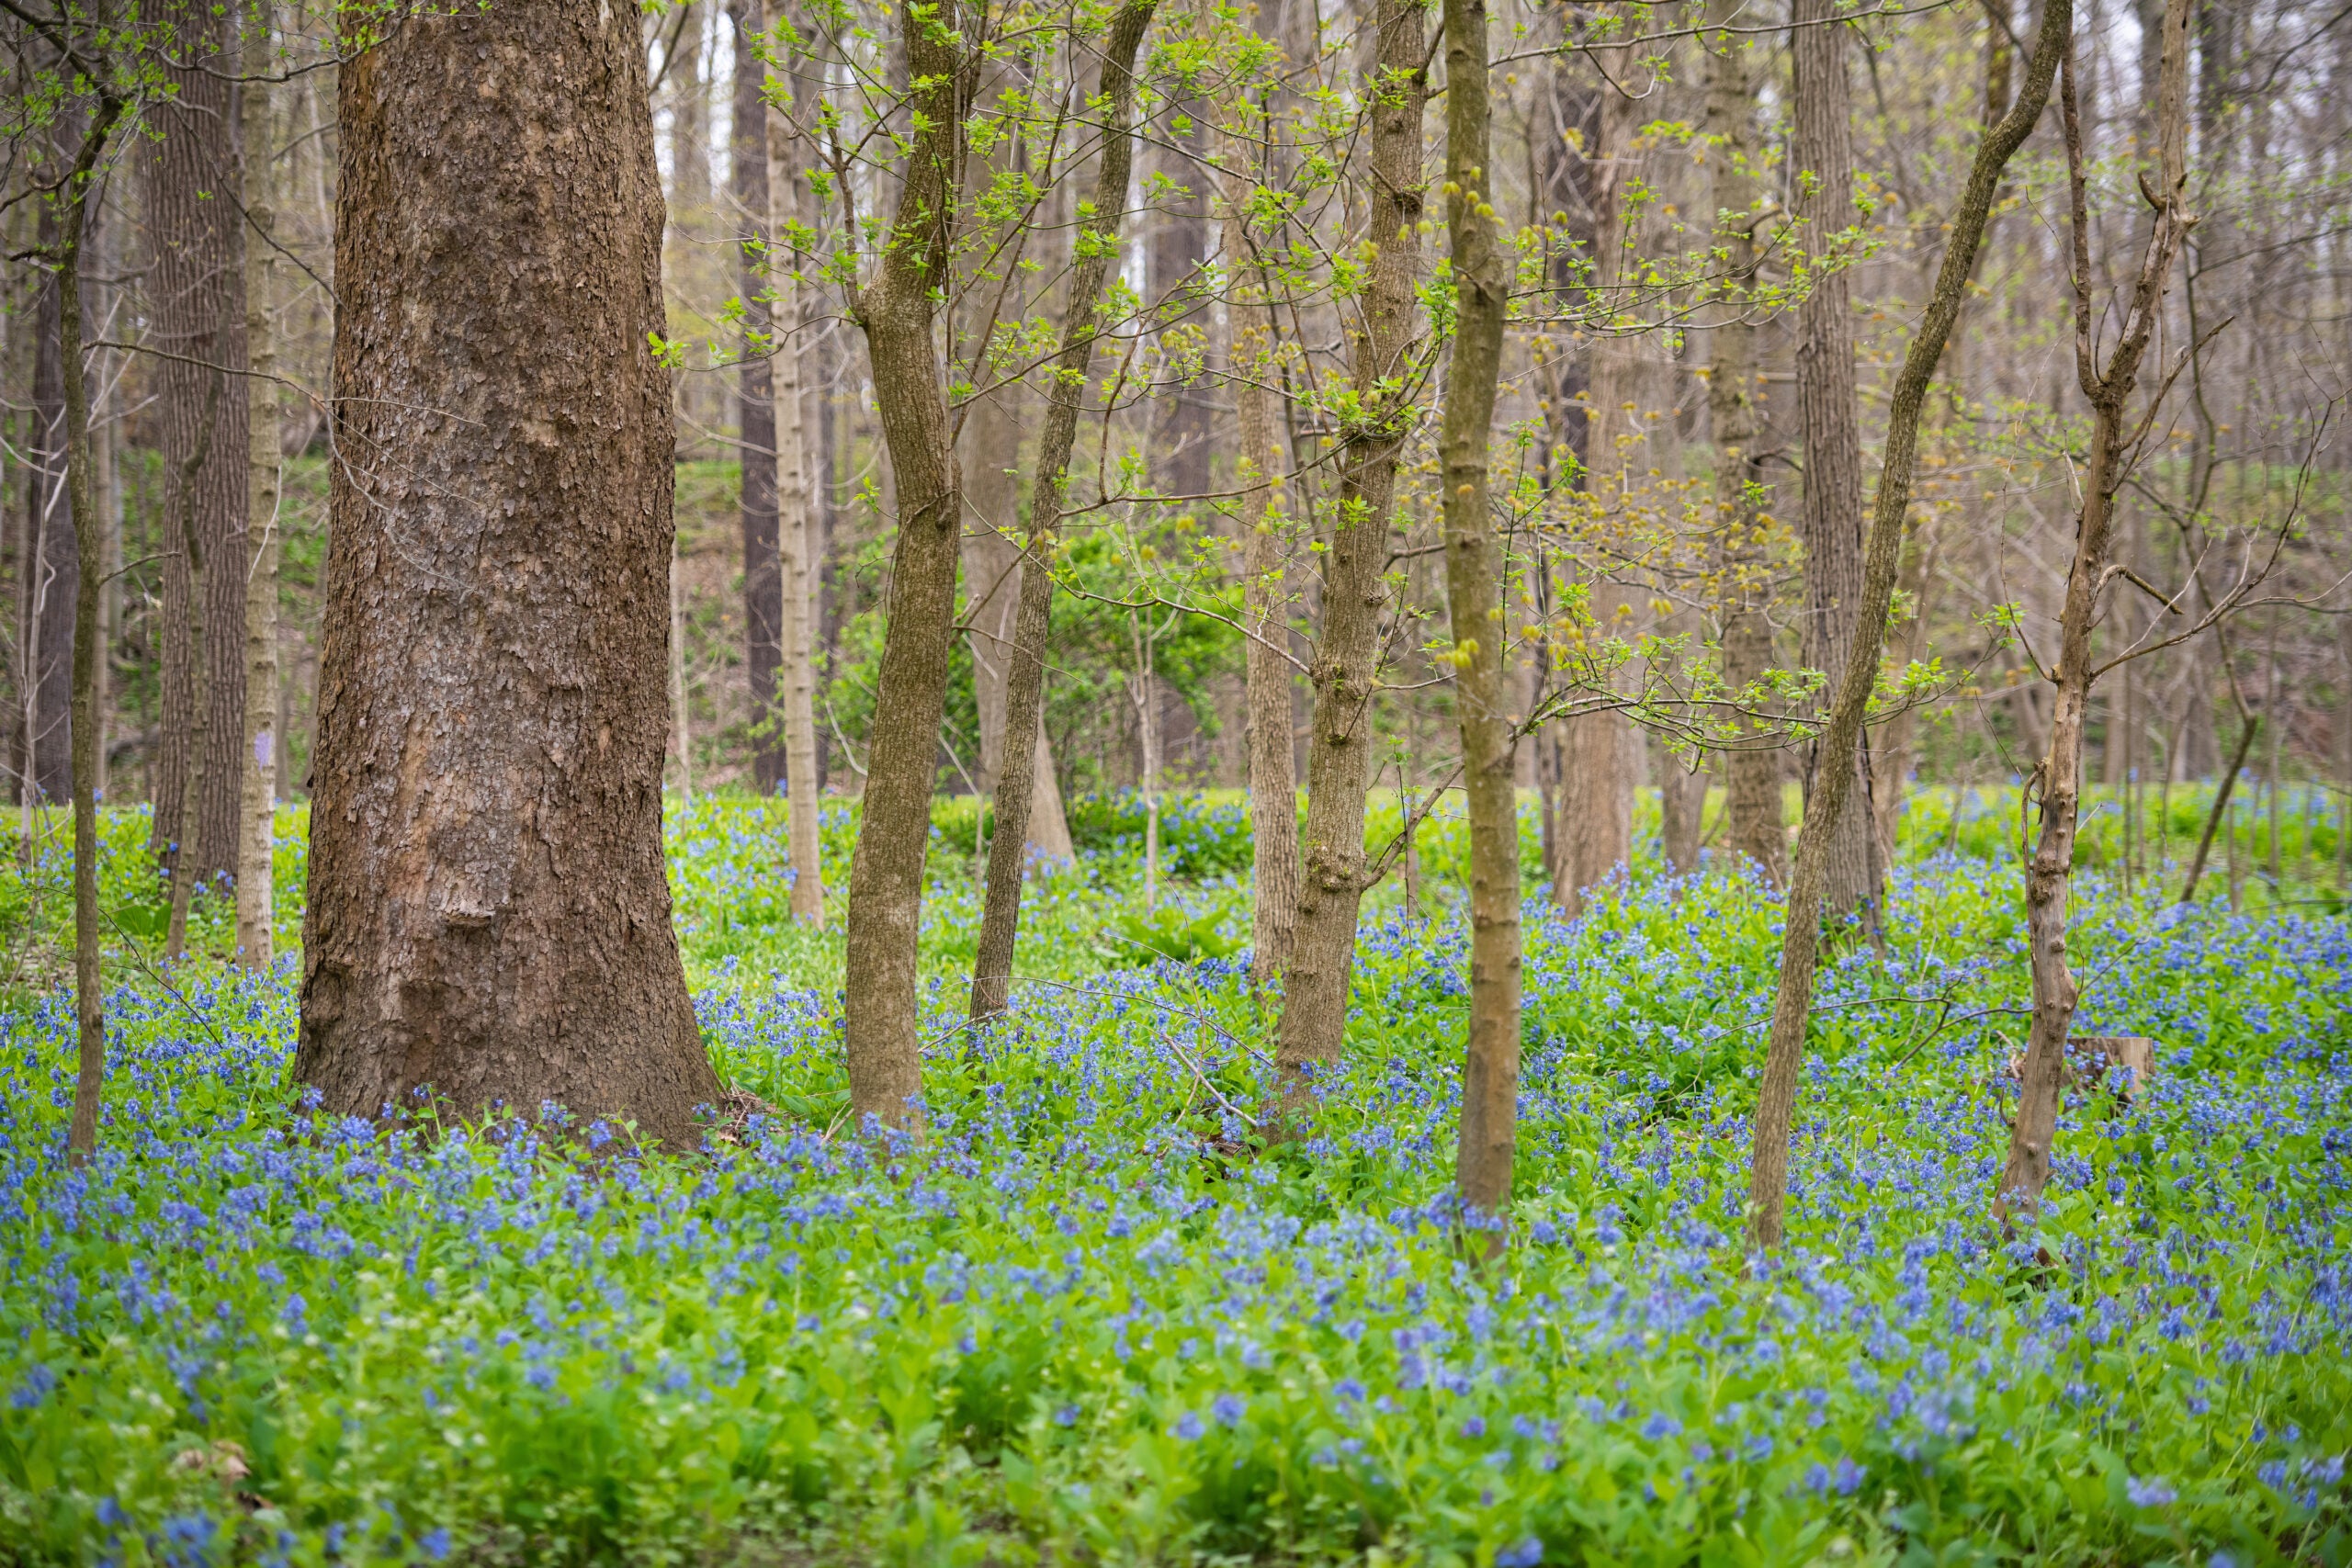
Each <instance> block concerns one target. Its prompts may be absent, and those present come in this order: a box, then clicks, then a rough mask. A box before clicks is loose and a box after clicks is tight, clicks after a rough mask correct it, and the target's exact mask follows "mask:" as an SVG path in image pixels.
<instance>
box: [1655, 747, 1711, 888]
mask: <svg viewBox="0 0 2352 1568" xmlns="http://www.w3.org/2000/svg"><path fill="white" fill-rule="evenodd" d="M1650 758H1651V761H1653V762H1654V763H1655V764H1656V766H1657V774H1658V784H1657V793H1658V850H1659V852H1660V853H1661V854H1662V855H1663V857H1664V858H1665V861H1666V868H1667V870H1668V871H1670V872H1672V873H1673V874H1676V875H1677V876H1687V875H1689V874H1691V873H1692V872H1694V871H1696V870H1698V869H1699V834H1700V829H1701V821H1702V818H1704V817H1705V816H1706V814H1707V773H1706V770H1704V769H1703V768H1702V769H1697V770H1693V769H1691V768H1687V767H1685V766H1683V764H1682V761H1681V759H1680V758H1679V757H1677V756H1676V755H1675V754H1674V753H1673V752H1671V751H1669V750H1667V749H1666V747H1665V746H1664V745H1662V744H1660V745H1656V746H1653V747H1652V749H1651V751H1650Z"/></svg>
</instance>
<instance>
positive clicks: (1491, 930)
mask: <svg viewBox="0 0 2352 1568" xmlns="http://www.w3.org/2000/svg"><path fill="white" fill-rule="evenodd" d="M1444 27H1445V83H1446V87H1445V220H1446V230H1447V232H1448V234H1449V235H1450V236H1451V237H1452V241H1453V277H1454V286H1455V300H1456V304H1455V308H1454V326H1453V365H1452V367H1451V368H1450V370H1449V372H1448V375H1447V378H1446V388H1445V415H1444V424H1443V429H1442V434H1441V436H1440V458H1439V460H1440V462H1441V463H1442V465H1443V468H1444V496H1443V502H1444V513H1445V588H1446V612H1447V615H1448V617H1449V619H1450V621H1451V624H1452V626H1453V655H1452V657H1453V695H1454V706H1455V711H1456V714H1457V716H1458V717H1459V721H1460V727H1461V731H1462V777H1463V784H1464V792H1465V793H1466V795H1468V797H1469V808H1470V1042H1469V1053H1468V1055H1467V1056H1466V1058H1465V1059H1464V1065H1463V1076H1462V1127H1461V1134H1460V1141H1459V1144H1458V1145H1457V1147H1456V1150H1455V1155H1454V1186H1455V1188H1456V1189H1457V1190H1458V1191H1459V1192H1460V1193H1461V1197H1462V1203H1463V1207H1464V1210H1466V1211H1467V1213H1466V1214H1465V1216H1464V1217H1465V1220H1466V1221H1467V1222H1468V1223H1469V1224H1474V1225H1484V1226H1486V1227H1487V1229H1488V1234H1489V1242H1488V1247H1487V1251H1488V1253H1489V1254H1490V1255H1491V1254H1492V1253H1493V1252H1495V1251H1498V1250H1499V1249H1500V1247H1501V1245H1502V1238H1503V1222H1504V1220H1505V1218H1506V1212H1507V1210H1508V1207H1509V1204H1510V1174H1511V1150H1512V1141H1513V1138H1514V1136H1515V1134H1516V1129H1517V1126H1518V1104H1519V1043H1520V1041H1519V1034H1520V1020H1519V1010H1520V937H1519V809H1518V804H1517V799H1516V793H1515V791H1514V790H1513V788H1512V778H1511V750H1512V749H1511V734H1510V717H1509V716H1508V715H1506V714H1505V713H1504V711H1503V706H1504V701H1505V694H1504V689H1503V647H1504V643H1505V641H1506V637H1507V633H1508V630H1509V628H1508V627H1507V626H1506V625H1505V623H1504V619H1503V592H1502V563H1501V561H1500V559H1499V558H1498V557H1499V552H1498V549H1497V547H1496V540H1495V536H1494V527H1493V524H1492V522H1491V521H1490V519H1489V515H1488V513H1489V499H1488V496H1487V442H1488V440H1489V439H1490V431H1491V427H1492V425H1493V423H1494V413H1495V389H1496V383H1497V381H1498V378H1499V377H1500V376H1501V374H1502V346H1503V318H1504V315H1505V313H1506V311H1507V310H1509V308H1510V268H1509V266H1508V265H1506V264H1505V262H1504V259H1503V254H1502V248H1501V246H1500V244H1499V243H1498V240H1497V237H1496V232H1495V227H1496V225H1495V208H1494V204H1493V200H1492V197H1493V191H1494V182H1493V178H1492V176H1491V175H1489V173H1488V171H1487V161H1488V158H1489V155H1490V153H1489V147H1488V136H1487V130H1488V122H1489V120H1490V119H1491V118H1492V110H1491V108H1490V106H1489V104H1488V100H1487V7H1486V4H1485V0H1445V10H1444Z"/></svg>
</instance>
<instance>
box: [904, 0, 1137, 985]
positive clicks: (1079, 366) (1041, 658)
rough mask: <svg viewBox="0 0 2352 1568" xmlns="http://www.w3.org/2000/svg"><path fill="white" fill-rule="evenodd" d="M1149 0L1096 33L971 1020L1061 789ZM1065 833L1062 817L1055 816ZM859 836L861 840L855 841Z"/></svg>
mask: <svg viewBox="0 0 2352 1568" xmlns="http://www.w3.org/2000/svg"><path fill="white" fill-rule="evenodd" d="M1156 7H1157V0H1128V4H1127V5H1126V6H1125V7H1123V8H1122V9H1121V10H1120V12H1119V14H1118V16H1117V17H1116V18H1115V19H1114V21H1113V22H1112V24H1111V30H1110V34H1109V36H1108V37H1107V38H1106V39H1104V41H1103V78H1102V96H1103V153H1102V158H1103V162H1102V166H1101V168H1100V170H1099V172H1098V174H1097V176H1096V179H1095V186H1094V201H1093V209H1094V220H1093V222H1092V224H1091V225H1089V226H1087V227H1085V228H1082V229H1080V231H1079V234H1078V237H1077V239H1076V241H1075V242H1074V243H1073V246H1072V249H1073V252H1074V254H1075V258H1076V259H1075V262H1074V264H1073V265H1072V266H1071V269H1070V282H1069V299H1068V303H1067V304H1066V305H1065V307H1064V313H1063V317H1062V342H1061V353H1060V355H1059V356H1058V357H1057V359H1056V360H1055V361H1054V369H1053V378H1052V380H1051V381H1050V382H1049V383H1048V390H1047V393H1046V422H1045V426H1044V429H1043V430H1042V431H1041V432H1040V433H1039V435H1038V439H1037V468H1036V474H1035V479H1033V480H1032V482H1031V485H1030V491H1029V537H1028V542H1027V544H1026V546H1025V547H1024V548H1023V560H1022V563H1021V597H1020V601H1019V604H1018V606H1017V611H1016V614H1015V615H1014V617H1013V625H1012V647H1011V648H1010V649H1006V650H1005V652H1004V659H1005V679H1004V737H1005V739H1004V748H1003V750H1004V764H1003V767H1002V769H1001V772H1000V773H999V774H998V776H997V780H996V804H995V818H996V841H995V842H994V843H992V844H991V845H989V868H988V888H987V892H986V894H985V896H984V897H983V901H982V905H981V910H980V937H979V944H978V952H977V953H975V954H974V956H973V960H972V995H971V1020H972V1021H973V1022H974V1023H978V1022H980V1021H983V1020H986V1019H989V1018H993V1017H995V1016H996V1015H997V1014H999V1013H1001V1012H1002V1011H1003V1010H1004V1009H1005V1006H1006V1004H1007V1002H1008V1001H1010V999H1011V998H1012V950H1013V944H1014V942H1015V940H1016V938H1017V937H1018V935H1019V931H1020V925H1021V874H1022V869H1023V860H1024V859H1025V856H1026V851H1027V847H1028V842H1029V840H1030V837H1031V826H1030V815H1031V810H1032V807H1034V806H1035V804H1036V803H1037V802H1039V801H1041V800H1044V799H1046V798H1047V797H1048V795H1049V793H1050V799H1051V801H1052V804H1053V807H1054V811H1055V815H1056V817H1057V818H1058V817H1059V815H1060V807H1061V794H1060V792H1059V790H1057V789H1052V788H1051V786H1052V784H1053V769H1052V758H1051V757H1050V755H1049V754H1048V753H1047V751H1046V738H1045V727H1044V725H1043V724H1042V723H1041V722H1039V720H1040V715H1041V711H1042V709H1043V706H1044V697H1045V689H1046V634H1047V632H1048V631H1049V630H1050V629H1051V623H1052V615H1053V593H1054V578H1053V570H1052V562H1053V552H1054V543H1055V540H1056V539H1057V538H1058V537H1059V536H1060V532H1061V518H1062V503H1063V500H1064V494H1065V489H1066V486H1067V484H1068V477H1069V454H1070V446H1071V445H1072V443H1074V442H1075V441H1076V440H1077V438H1078V412H1079V403H1080V399H1081V398H1083V397H1084V395H1085V392H1086V379H1087V375H1086V372H1087V367H1088V366H1089V365H1091V363H1092V362H1093V358H1094V343H1095V338H1096V337H1097V335H1098V334H1099V333H1100V332H1101V323H1100V322H1099V321H1096V320H1095V313H1096V311H1097V310H1098V309H1099V308H1100V305H1101V301H1102V297H1103V278H1104V276H1105V275H1106V274H1107V273H1108V271H1109V269H1110V261H1111V257H1112V256H1113V254H1115V253H1116V252H1117V250H1118V235H1119V226H1120V224H1121V222H1122V221H1123V220H1124V219H1125V212H1126V206H1127V184H1128V174H1129V171H1130V170H1131V168H1132V167H1133V164H1132V160H1133V158H1134V156H1135V139H1134V137H1133V136H1132V135H1131V134H1130V133H1129V130H1128V126H1127V117H1128V115H1129V113H1130V112H1131V111H1132V109H1133V107H1134V104H1135V85H1136V84H1135V61H1136V51H1137V50H1138V49H1140V48H1141V47H1142V45H1143V35H1144V33H1145V31H1146V29H1148V28H1149V27H1150V26H1151V17H1152V13H1153V11H1154V10H1155V9H1156ZM1057 826H1058V827H1059V829H1060V832H1061V835H1062V837H1063V839H1064V840H1065V841H1067V840H1068V837H1069V828H1068V826H1067V825H1066V824H1058V823H1057ZM862 845H863V840H861V849H862Z"/></svg>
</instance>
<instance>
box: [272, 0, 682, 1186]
mask: <svg viewBox="0 0 2352 1568" xmlns="http://www.w3.org/2000/svg"><path fill="white" fill-rule="evenodd" d="M492 80H494V81H495V82H496V83H497V85H498V91H497V93H496V94H495V95H490V94H483V93H475V92H470V91H469V92H466V93H462V94H456V95H453V94H451V93H450V92H449V91H448V90H447V85H448V84H449V83H451V82H490V81H492ZM339 85H340V90H341V98H342V103H341V113H340V115H339V116H338V125H339V127H340V130H341V136H342V178H341V181H340V184H339V188H338V192H337V203H338V211H337V214H336V218H337V221H336V226H335V227H336V246H335V287H336V293H337V296H338V299H339V309H338V310H337V311H336V318H335V373H334V395H335V406H336V408H337V410H338V411H339V412H338V413H337V415H336V418H337V422H338V424H339V426H340V428H341V431H342V435H341V437H340V440H339V442H338V446H337V450H338V451H339V452H340V453H342V454H343V461H342V462H340V463H339V464H337V465H336V467H335V468H334V474H333V479H332V490H331V505H332V508H333V511H332V518H331V522H332V527H331V531H330V535H329V545H328V555H327V562H326V573H325V577H326V581H325V601H326V604H325V620H324V626H323V632H322V642H323V647H324V653H323V655H322V661H321V670H320V678H319V706H318V753H317V758H316V761H315V764H314V774H313V777H314V781H315V789H316V794H315V796H314V801H315V814H314V815H313V817H312V818H311V875H310V887H311V897H310V901H309V907H308V908H307V909H306V910H305V911H304V919H303V965H304V972H303V986H302V1028H301V1040H300V1047H299V1049H298V1050H297V1052H296V1055H295V1073H296V1076H297V1077H299V1078H300V1079H301V1080H302V1081H304V1082H306V1083H310V1084H313V1085H316V1086H317V1087H318V1089H320V1090H321V1093H322V1098H323V1101H324V1104H325V1107H326V1109H327V1110H328V1111H330V1112H331V1113H334V1114H338V1115H346V1116H359V1117H370V1118H372V1117H375V1116H376V1115H378V1114H379V1111H381V1110H382V1108H383V1107H385V1106H386V1105H396V1106H407V1105H411V1104H413V1103H414V1097H415V1094H416V1091H417V1090H419V1089H423V1088H424V1087H426V1086H428V1085H429V1086H430V1087H431V1089H433V1090H434V1091H435V1092H436V1093H437V1094H439V1095H441V1096H443V1097H446V1099H447V1101H448V1102H449V1103H450V1104H451V1106H452V1108H453V1109H455V1110H456V1111H458V1112H459V1113H461V1114H464V1115H468V1116H472V1115H478V1114H481V1113H483V1112H485V1111H488V1110H490V1108H492V1107H496V1106H502V1105H503V1107H505V1108H506V1109H507V1110H509V1111H514V1112H517V1113H520V1114H522V1115H524V1116H526V1117H531V1116H535V1115H537V1114H538V1113H539V1109H540V1107H541V1106H542V1104H543V1103H545V1102H547V1101H555V1102H557V1103H558V1104H560V1105H561V1106H563V1107H565V1108H567V1110H568V1111H569V1112H570V1113H571V1115H573V1116H574V1117H576V1118H578V1119H580V1120H582V1121H585V1120H586V1119H588V1118H598V1119H608V1120H609V1121H610V1122H611V1123H612V1124H613V1126H614V1130H615V1131H616V1132H619V1131H622V1130H624V1129H630V1130H633V1132H634V1134H635V1135H636V1137H638V1138H639V1139H644V1138H658V1139H659V1140H661V1141H662V1143H663V1144H664V1145H668V1146H670V1147H672V1148H689V1147H692V1146H693V1144H694V1141H695V1107H697V1106H699V1105H705V1104H707V1103H709V1102H711V1101H712V1100H715V1099H716V1098H717V1095H718V1080H717V1077H716V1076H715V1075H714V1074H713V1073H712V1071H711V1066H710V1058H709V1056H708V1055H707V1052H706V1051H705V1049H704V1047H703V1044H702V1039H701V1034H700V1031H699V1030H698V1028H697V1027H696V1025H695V1015H694V1008H693V1004H692V1002H691V1001H690V999H689V998H688V997H687V994H686V986H685V974H684V967H683V965H682V964H681V963H680V961H679V955H678V943H677V939H676V936H675V934H674V933H673V930H672V927H671V921H670V894H669V887H668V885H667V883H666V881H665V880H664V875H663V869H662V750H663V739H664V733H665V730H666V728H667V718H668V706H669V705H668V703H667V702H666V701H665V700H664V694H663V690H662V687H663V675H664V670H663V655H664V653H665V651H666V649H667V644H668V627H667V626H666V625H665V621H664V616H663V596H662V582H663V576H664V571H665V569H666V566H667V563H668V560H669V556H670V548H671V544H672V540H673V525H672V519H671V507H672V494H671V487H672V476H673V418H672V413H671V406H672V405H671V396H670V378H669V375H668V373H667V372H666V371H665V370H664V369H663V367H662V365H661V363H660V362H659V361H658V360H657V359H655V358H654V357H653V355H652V354H651V352H650V348H649V345H648V344H647V333H649V332H654V331H659V330H660V329H661V327H662V321H663V314H662V286H661V267H662V187H661V184H660V176H659V175H658V173H657V172H656V168H655V164H654V157H653V126H652V119H651V117H650V113H649V111H648V108H647V103H646V81H645V54H644V51H643V50H642V48H641V47H639V39H638V34H637V28H636V23H635V19H634V17H633V15H631V14H629V13H627V12H624V11H620V10H618V9H616V8H613V7H609V6H600V5H592V4H590V3H589V0H502V3H501V4H500V5H498V6H493V7H492V8H490V9H489V10H486V11H482V12H480V13H478V14H477V13H471V12H469V13H468V14H466V15H464V16H461V17H413V18H410V19H405V20H401V21H399V22H396V23H393V24H390V29H389V33H388V36H387V37H385V38H384V39H382V41H380V42H379V43H377V44H376V45H375V46H374V47H372V48H370V49H369V50H368V51H366V52H364V53H362V54H359V55H358V56H356V58H354V59H352V60H351V61H349V62H346V63H345V65H344V66H343V68H342V73H341V78H340V84H339ZM485 256H496V257H498V258H499V263H498V265H495V266H484V265H482V258H484V257H485Z"/></svg>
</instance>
